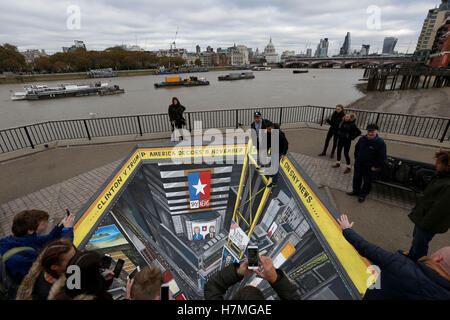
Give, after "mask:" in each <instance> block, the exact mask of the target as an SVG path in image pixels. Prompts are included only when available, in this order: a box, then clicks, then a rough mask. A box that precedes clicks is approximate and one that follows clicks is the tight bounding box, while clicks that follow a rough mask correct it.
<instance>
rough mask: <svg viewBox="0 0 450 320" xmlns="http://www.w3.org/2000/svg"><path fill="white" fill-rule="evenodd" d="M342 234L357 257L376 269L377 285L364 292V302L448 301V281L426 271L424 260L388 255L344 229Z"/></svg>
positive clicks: (393, 254) (430, 269)
mask: <svg viewBox="0 0 450 320" xmlns="http://www.w3.org/2000/svg"><path fill="white" fill-rule="evenodd" d="M343 235H344V237H345V239H347V241H348V242H349V243H350V244H352V245H353V247H354V248H355V249H356V251H358V253H359V254H360V255H361V256H363V257H365V258H367V259H369V260H370V261H371V263H372V264H374V265H377V266H378V267H379V268H380V275H379V277H380V279H379V280H377V281H379V286H375V288H374V289H367V291H366V293H365V295H364V300H450V281H449V280H447V279H446V278H444V277H442V276H441V275H440V274H439V273H438V272H439V271H440V270H438V272H436V271H435V270H433V269H432V268H430V267H429V266H428V265H427V264H426V263H427V261H426V258H425V259H424V258H421V259H419V261H417V262H414V261H413V260H412V259H410V258H408V257H407V256H405V255H403V254H401V253H391V252H388V251H386V250H384V249H382V248H380V247H377V246H376V245H374V244H372V243H370V242H368V241H366V240H364V239H363V238H362V237H361V236H360V235H358V234H357V233H356V232H355V231H354V230H352V229H344V230H343ZM421 261H424V262H425V263H424V262H421ZM377 287H378V289H377Z"/></svg>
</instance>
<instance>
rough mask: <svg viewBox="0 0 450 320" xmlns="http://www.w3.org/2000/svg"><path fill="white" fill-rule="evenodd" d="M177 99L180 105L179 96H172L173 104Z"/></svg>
mask: <svg viewBox="0 0 450 320" xmlns="http://www.w3.org/2000/svg"><path fill="white" fill-rule="evenodd" d="M175 100H177V102H178V105H180V100H178V98H177V97H173V98H172V104H175V103H174V102H175Z"/></svg>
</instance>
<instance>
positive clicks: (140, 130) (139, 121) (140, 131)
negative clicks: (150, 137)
mask: <svg viewBox="0 0 450 320" xmlns="http://www.w3.org/2000/svg"><path fill="white" fill-rule="evenodd" d="M136 117H137V121H138V125H139V133H140V134H141V137H142V127H141V120H140V119H139V116H136Z"/></svg>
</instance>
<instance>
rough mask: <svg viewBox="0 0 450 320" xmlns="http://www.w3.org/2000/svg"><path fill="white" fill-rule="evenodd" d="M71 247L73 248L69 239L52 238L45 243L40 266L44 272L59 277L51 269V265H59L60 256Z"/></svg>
mask: <svg viewBox="0 0 450 320" xmlns="http://www.w3.org/2000/svg"><path fill="white" fill-rule="evenodd" d="M72 248H75V247H74V246H73V244H72V243H71V242H70V240H67V239H59V240H54V241H52V242H50V243H49V244H47V246H45V248H44V249H43V250H42V257H41V266H42V269H44V271H45V272H47V273H48V274H49V275H51V276H52V277H53V278H55V279H57V278H59V276H60V275H59V274H57V273H56V271H55V270H52V268H51V267H52V266H53V265H59V264H60V263H61V256H62V255H63V254H66V253H68V252H69V251H70V250H71V249H72Z"/></svg>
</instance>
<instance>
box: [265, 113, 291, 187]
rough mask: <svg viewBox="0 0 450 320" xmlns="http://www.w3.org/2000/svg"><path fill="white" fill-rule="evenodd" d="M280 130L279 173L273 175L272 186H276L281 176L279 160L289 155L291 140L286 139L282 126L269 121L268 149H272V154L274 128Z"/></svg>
mask: <svg viewBox="0 0 450 320" xmlns="http://www.w3.org/2000/svg"><path fill="white" fill-rule="evenodd" d="M273 129H277V130H278V167H277V168H276V170H277V173H276V174H275V175H274V176H273V177H272V187H275V186H276V184H277V182H278V176H279V172H278V170H279V161H280V160H281V159H284V158H285V157H286V155H287V152H288V148H289V142H288V141H287V139H286V135H285V134H284V132H283V131H281V130H280V126H279V125H277V124H274V123H272V122H270V121H269V122H268V123H267V150H268V151H269V150H270V154H272V130H273Z"/></svg>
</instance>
